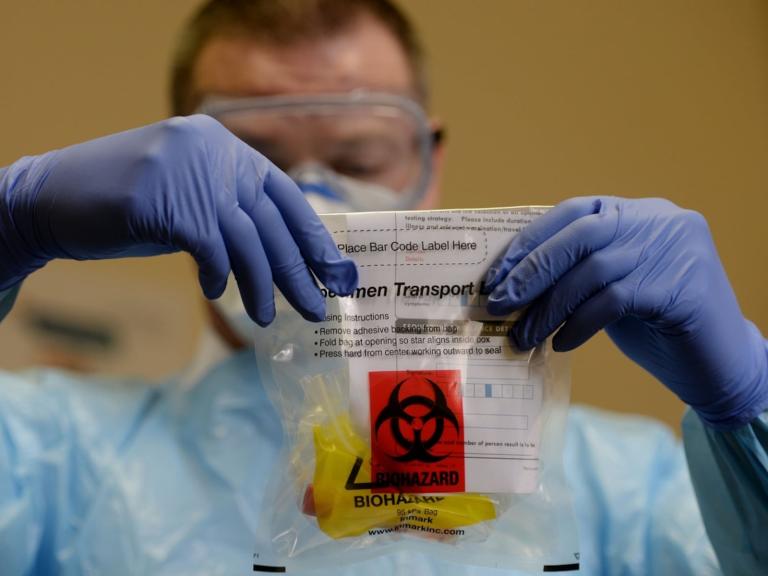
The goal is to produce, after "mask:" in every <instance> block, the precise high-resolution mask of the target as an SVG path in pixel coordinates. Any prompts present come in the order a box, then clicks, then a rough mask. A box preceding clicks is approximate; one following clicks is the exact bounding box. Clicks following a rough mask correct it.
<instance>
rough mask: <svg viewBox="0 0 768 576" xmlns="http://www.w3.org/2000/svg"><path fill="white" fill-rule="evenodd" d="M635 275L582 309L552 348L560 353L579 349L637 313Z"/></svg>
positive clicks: (607, 290) (602, 292) (557, 336)
mask: <svg viewBox="0 0 768 576" xmlns="http://www.w3.org/2000/svg"><path fill="white" fill-rule="evenodd" d="M634 277H635V274H634V273H630V274H629V275H628V276H626V277H625V278H623V279H622V280H619V281H618V282H613V283H612V284H609V285H608V286H606V287H605V288H603V289H602V290H601V291H600V292H598V293H597V294H595V296H593V297H592V298H590V299H589V300H587V301H586V302H584V304H582V305H581V306H579V307H578V308H577V309H576V310H575V311H574V313H573V314H572V315H571V317H570V318H569V319H568V320H567V321H566V323H565V324H564V325H563V327H562V328H560V330H559V331H558V332H557V334H555V337H554V338H553V340H552V347H553V348H554V349H555V350H557V351H558V352H566V351H568V350H573V349H574V348H578V347H579V346H581V345H582V344H584V342H586V341H587V340H589V339H590V338H592V336H594V335H595V334H597V333H598V332H599V331H600V330H602V329H603V328H605V327H606V326H608V325H609V324H613V323H614V322H616V321H617V320H619V319H621V318H623V317H625V316H627V315H628V314H630V313H631V312H632V310H633V300H634V295H635V287H636V284H637V282H636V281H635V278H634Z"/></svg>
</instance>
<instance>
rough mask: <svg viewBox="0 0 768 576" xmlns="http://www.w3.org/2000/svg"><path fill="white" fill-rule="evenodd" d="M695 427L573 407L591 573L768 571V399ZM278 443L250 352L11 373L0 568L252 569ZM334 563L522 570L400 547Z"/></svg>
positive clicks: (0, 405)
mask: <svg viewBox="0 0 768 576" xmlns="http://www.w3.org/2000/svg"><path fill="white" fill-rule="evenodd" d="M11 297H12V296H11V295H9V294H6V295H5V306H3V302H2V301H0V314H2V313H3V307H5V308H6V311H7V308H8V307H9V304H8V302H9V300H10V298H11ZM1 298H2V295H0V299H1ZM683 431H684V444H685V452H684V450H683V447H682V446H681V445H680V444H679V443H678V442H677V440H676V439H675V437H674V435H673V434H672V433H671V432H670V431H669V430H668V429H667V428H665V427H664V426H662V425H661V424H659V423H657V422H654V421H653V420H649V419H646V418H641V417H631V416H625V415H615V414H610V413H606V412H601V411H598V410H594V409H591V408H585V407H575V408H573V409H572V410H571V413H570V416H569V421H568V427H567V440H566V450H565V456H564V458H565V469H566V473H567V475H568V478H569V482H570V485H571V488H572V491H573V499H574V506H575V511H576V515H577V520H578V525H579V533H580V541H581V542H580V545H581V566H582V571H583V573H586V574H622V575H632V574H653V575H663V574H674V575H686V574H691V575H694V574H695V575H698V576H701V575H708V574H720V573H721V567H720V566H722V571H723V572H725V573H729V574H766V573H768V568H766V566H768V564H766V563H767V562H768V537H767V536H766V533H765V529H766V528H767V527H768V452H767V451H766V448H768V415H765V414H764V415H763V416H762V417H761V418H758V419H756V420H755V421H754V422H752V423H751V424H750V425H749V426H746V427H744V428H741V429H739V430H736V431H734V432H728V433H724V432H714V431H712V430H709V429H707V428H705V427H704V426H702V425H701V423H700V421H699V419H698V418H697V417H696V415H695V414H694V413H692V412H689V413H688V415H687V416H686V417H685V421H684V425H683ZM280 442H281V432H280V424H279V421H278V418H277V415H276V413H275V411H274V409H273V408H272V406H271V404H270V403H269V401H268V399H267V396H266V394H265V392H264V389H263V387H262V385H261V383H260V381H259V376H258V370H257V368H256V365H255V359H254V356H253V354H252V352H250V351H248V352H243V353H240V354H236V355H230V356H228V357H226V358H224V359H223V360H222V361H220V362H218V363H215V364H214V365H213V366H210V367H208V368H207V369H206V370H204V371H202V372H201V373H199V374H197V375H196V376H195V377H194V378H193V379H192V381H190V380H189V379H184V378H179V379H177V380H173V381H169V382H167V383H165V384H162V385H157V384H150V383H147V382H142V381H135V380H133V381H132V380H130V379H123V380H106V379H103V378H91V377H86V376H82V375H71V374H66V373H63V372H59V371H52V370H32V371H28V372H25V373H21V374H16V373H13V374H11V373H0V574H2V575H3V576H12V575H17V574H65V575H75V574H78V575H79V574H109V575H122V574H136V575H146V574H168V575H171V574H173V575H181V574H183V575H185V576H191V575H217V574H221V575H227V576H230V575H237V574H243V575H245V574H253V572H252V560H253V559H252V552H253V551H254V549H255V542H256V541H257V538H258V536H257V532H258V530H257V527H256V522H257V519H258V518H259V513H260V510H261V507H262V505H263V501H262V499H263V494H264V491H265V486H266V483H267V480H268V477H269V475H270V472H271V469H272V467H273V466H274V464H275V462H276V458H277V453H278V450H279V446H280ZM686 455H687V458H688V462H687V464H686ZM689 469H690V470H691V472H692V477H693V482H691V476H689ZM694 487H695V490H694ZM697 495H698V501H697V497H696V496H697ZM700 509H701V512H700ZM702 516H703V519H704V520H705V521H706V525H707V531H705V528H704V522H702ZM761 528H762V530H761ZM707 532H708V534H709V537H708V535H707ZM713 547H714V549H716V550H717V557H718V558H719V564H718V558H716V556H715V552H714V549H713ZM761 564H762V569H761ZM761 570H762V571H761ZM327 573H328V574H345V573H346V574H361V573H366V574H371V575H373V574H398V575H399V574H414V575H418V576H425V575H428V574H441V575H442V574H494V575H495V574H509V573H510V572H503V571H500V570H491V569H486V568H466V567H461V566H453V565H447V564H444V563H441V562H440V561H438V560H435V559H430V558H426V557H422V556H418V555H415V554H413V553H402V554H395V555H391V556H387V557H380V558H377V559H375V560H371V561H369V562H366V563H363V564H356V565H353V566H351V567H349V568H347V569H346V570H339V569H334V570H331V571H328V572H327Z"/></svg>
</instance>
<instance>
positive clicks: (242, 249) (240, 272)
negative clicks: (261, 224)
mask: <svg viewBox="0 0 768 576" xmlns="http://www.w3.org/2000/svg"><path fill="white" fill-rule="evenodd" d="M219 225H220V226H221V233H222V236H223V237H224V243H225V245H226V247H227V253H228V254H229V260H230V262H231V263H232V272H233V273H234V274H235V279H236V280H237V286H238V289H239V290H240V297H241V298H242V299H243V305H244V306H245V310H246V312H248V316H250V317H251V319H252V320H253V321H254V322H256V323H257V324H258V325H259V326H267V325H268V324H269V323H270V322H272V320H274V318H275V295H274V291H273V288H272V272H271V270H270V266H269V259H268V258H267V255H266V253H265V252H264V247H263V246H262V243H261V239H260V238H259V234H258V232H257V230H256V225H255V224H254V223H253V221H252V220H251V218H250V217H249V216H248V215H247V214H246V213H245V212H243V211H242V210H241V209H240V208H239V207H238V206H236V205H233V206H231V207H229V208H227V209H226V210H225V211H224V212H223V213H220V214H219Z"/></svg>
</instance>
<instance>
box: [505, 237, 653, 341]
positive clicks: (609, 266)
mask: <svg viewBox="0 0 768 576" xmlns="http://www.w3.org/2000/svg"><path fill="white" fill-rule="evenodd" d="M638 257H639V251H638V250H634V251H627V250H611V249H609V248H606V249H603V250H598V251H597V252H595V253H594V254H592V255H590V256H589V257H587V258H585V259H584V260H582V261H581V262H579V263H578V264H577V265H576V266H574V267H573V268H572V269H571V270H569V271H568V272H566V273H565V275H563V277H562V278H560V280H559V281H558V282H557V283H555V285H554V286H552V287H551V288H550V289H548V290H547V291H546V292H545V293H544V294H543V295H542V296H541V297H540V298H538V300H536V301H535V302H534V303H533V304H532V305H531V306H530V307H529V308H528V309H527V310H526V311H525V314H524V316H523V317H522V318H521V319H520V320H519V321H518V322H517V323H516V324H515V326H514V327H513V328H512V333H511V334H510V336H511V337H512V339H513V341H514V342H515V344H516V345H517V347H518V348H519V349H520V350H529V349H531V348H533V347H535V346H538V345H539V344H541V343H542V342H543V341H544V340H546V338H547V337H548V336H549V335H550V334H552V333H553V332H554V331H555V330H556V329H557V327H558V326H560V325H561V324H562V323H563V322H565V321H566V320H567V319H568V318H569V317H570V316H571V315H572V314H573V313H574V311H575V310H576V309H577V308H578V307H579V306H581V305H582V304H583V303H584V302H586V301H587V300H588V299H589V298H591V297H592V296H594V295H595V294H597V293H598V292H600V291H601V290H603V289H604V288H605V287H606V286H608V285H609V284H612V283H614V282H617V281H619V280H621V279H622V278H624V277H626V276H627V275H628V274H630V273H631V272H632V270H634V269H635V266H636V263H637V259H638Z"/></svg>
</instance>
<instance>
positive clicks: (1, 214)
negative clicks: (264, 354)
mask: <svg viewBox="0 0 768 576" xmlns="http://www.w3.org/2000/svg"><path fill="white" fill-rule="evenodd" d="M179 250H184V251H186V252H189V253H190V254H191V255H192V256H193V257H194V258H195V260H196V261H197V264H198V268H199V279H200V285H201V287H202V288H203V292H204V293H205V295H206V296H207V297H208V298H217V297H219V296H220V295H221V293H222V292H223V291H224V288H225V286H226V283H227V276H228V275H229V273H230V271H232V272H234V274H235V277H236V278H237V283H238V287H239V289H240V294H241V296H242V299H243V304H244V305H245V308H246V310H247V311H248V314H249V315H250V317H251V318H252V319H253V320H254V321H255V322H257V323H259V324H261V325H265V324H269V323H270V322H271V321H272V319H273V317H274V314H275V306H274V298H273V285H272V282H273V280H274V282H275V284H277V286H278V287H279V288H280V290H281V291H282V292H283V294H284V295H285V296H286V298H287V299H288V300H289V301H290V302H291V304H292V305H293V306H294V307H295V308H296V309H298V310H299V312H301V313H302V314H303V315H304V317H305V318H308V319H311V320H322V319H323V317H324V314H325V298H324V297H323V296H322V294H321V292H320V290H319V288H318V287H317V285H316V284H315V281H314V278H313V277H312V274H311V273H310V269H311V270H312V272H314V274H315V275H316V276H317V277H318V278H319V279H320V281H321V282H323V283H324V284H325V285H326V286H328V288H329V289H331V290H332V291H333V292H336V293H337V294H341V295H346V294H349V293H350V291H352V290H353V289H354V288H355V286H356V284H357V271H356V268H355V265H354V263H353V262H352V261H351V260H349V259H347V258H344V257H343V256H342V255H341V254H340V253H339V251H338V249H337V247H336V245H335V243H334V242H333V239H332V238H331V236H330V234H329V233H328V231H327V230H326V229H325V227H324V226H323V224H322V222H320V220H319V218H318V217H317V214H315V212H314V211H313V210H312V209H311V208H310V206H309V204H308V203H307V201H306V200H305V198H304V196H303V194H302V193H301V191H300V190H299V189H298V187H297V186H296V185H295V184H294V183H293V182H292V181H291V180H290V178H288V176H286V175H285V174H284V173H283V172H281V171H280V170H279V169H278V168H277V167H276V166H274V165H273V164H272V163H271V162H270V161H269V160H267V159H266V158H265V157H264V156H262V155H261V154H259V153H258V152H256V151H255V150H253V149H252V148H250V147H249V146H248V145H246V144H245V143H244V142H242V141H241V140H239V139H237V138H236V137H235V136H233V135H232V134H231V133H230V132H229V131H227V130H226V128H224V127H223V126H222V125H221V124H219V123H218V122H217V121H216V120H214V119H213V118H210V117H207V116H191V117H189V118H173V119H170V120H166V121H163V122H158V123H157V124H152V125H150V126H145V127H143V128H138V129H135V130H129V131H127V132H122V133H119V134H113V135H111V136H106V137H104V138H99V139H98V140H92V141H90V142H85V143H83V144H78V145H75V146H70V147H69V148H64V149H63V150H57V151H55V152H50V153H48V154H44V155H42V156H38V157H32V158H24V159H22V160H20V161H19V162H16V163H15V164H13V165H12V166H11V167H9V168H7V169H0V290H4V289H6V288H9V287H11V286H13V285H15V284H18V283H19V282H20V281H21V280H23V279H24V278H25V277H26V276H27V275H28V274H30V273H31V272H33V271H34V270H36V269H37V268H40V267H41V266H43V265H44V264H45V263H46V262H48V261H49V260H51V259H53V258H73V259H77V260H89V259H101V258H118V257H123V256H150V255H155V254H167V253H170V252H176V251H179Z"/></svg>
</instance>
